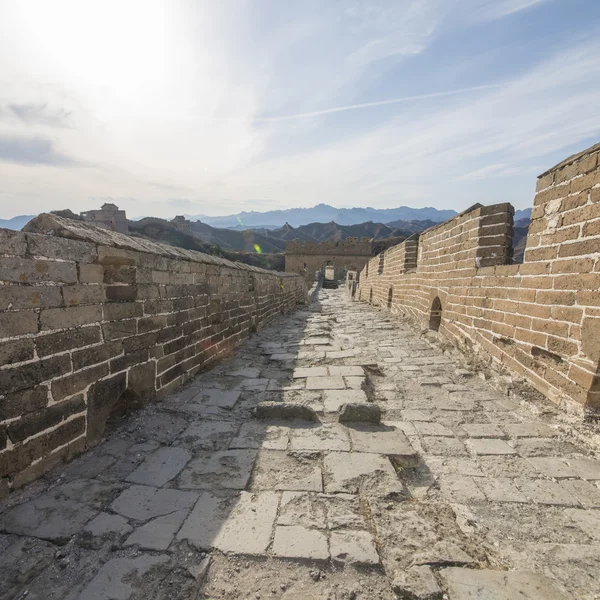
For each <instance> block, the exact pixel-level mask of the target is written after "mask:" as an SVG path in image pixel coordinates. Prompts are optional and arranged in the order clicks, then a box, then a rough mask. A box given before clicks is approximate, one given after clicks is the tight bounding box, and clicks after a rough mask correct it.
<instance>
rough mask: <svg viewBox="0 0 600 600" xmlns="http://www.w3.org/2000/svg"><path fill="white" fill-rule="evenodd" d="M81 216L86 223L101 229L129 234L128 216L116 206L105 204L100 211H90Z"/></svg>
mask: <svg viewBox="0 0 600 600" xmlns="http://www.w3.org/2000/svg"><path fill="white" fill-rule="evenodd" d="M81 216H82V217H83V218H84V220H85V221H88V222H90V223H93V224H94V225H98V226H99V227H104V228H105V229H112V230H113V231H118V232H119V233H129V227H128V226H127V215H126V213H125V211H124V210H119V207H118V206H117V205H116V204H111V203H110V202H105V203H104V204H103V205H102V208H101V209H100V210H88V211H86V212H82V213H81Z"/></svg>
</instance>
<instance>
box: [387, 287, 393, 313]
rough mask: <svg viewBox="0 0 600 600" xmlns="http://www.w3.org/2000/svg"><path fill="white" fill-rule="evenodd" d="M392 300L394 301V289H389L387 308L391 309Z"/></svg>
mask: <svg viewBox="0 0 600 600" xmlns="http://www.w3.org/2000/svg"><path fill="white" fill-rule="evenodd" d="M393 299H394V288H390V289H389V291H388V302H387V307H388V308H392V301H393Z"/></svg>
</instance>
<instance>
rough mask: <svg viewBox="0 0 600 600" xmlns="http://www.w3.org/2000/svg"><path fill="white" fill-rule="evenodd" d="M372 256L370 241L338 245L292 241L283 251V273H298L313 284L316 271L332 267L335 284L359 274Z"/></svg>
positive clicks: (353, 240)
mask: <svg viewBox="0 0 600 600" xmlns="http://www.w3.org/2000/svg"><path fill="white" fill-rule="evenodd" d="M372 253H373V240H372V239H370V238H360V239H359V238H346V239H345V240H343V241H340V242H301V241H299V240H293V241H290V242H288V243H287V244H286V247H285V270H286V271H287V272H288V273H299V274H301V275H304V276H305V277H306V279H307V280H309V281H312V280H313V279H314V277H315V273H316V272H317V271H324V269H325V267H330V268H331V267H333V268H334V271H335V278H336V279H337V280H341V279H345V278H346V272H347V271H349V270H351V271H360V270H361V269H362V268H363V267H364V266H365V265H366V264H367V262H368V261H369V259H370V258H371V256H372Z"/></svg>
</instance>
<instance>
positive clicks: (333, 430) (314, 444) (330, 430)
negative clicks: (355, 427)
mask: <svg viewBox="0 0 600 600" xmlns="http://www.w3.org/2000/svg"><path fill="white" fill-rule="evenodd" d="M290 448H291V449H292V450H330V451H333V450H342V451H346V452H347V451H349V450H350V441H349V438H348V431H347V429H346V427H343V426H342V425H339V424H337V423H323V424H321V425H310V426H308V427H295V428H293V429H291V430H290Z"/></svg>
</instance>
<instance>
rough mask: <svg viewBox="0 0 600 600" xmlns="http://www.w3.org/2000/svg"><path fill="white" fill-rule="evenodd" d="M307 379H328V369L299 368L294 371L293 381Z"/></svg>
mask: <svg viewBox="0 0 600 600" xmlns="http://www.w3.org/2000/svg"><path fill="white" fill-rule="evenodd" d="M306 377H327V367H298V368H297V369H294V373H293V374H292V378H293V379H301V378H306Z"/></svg>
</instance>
